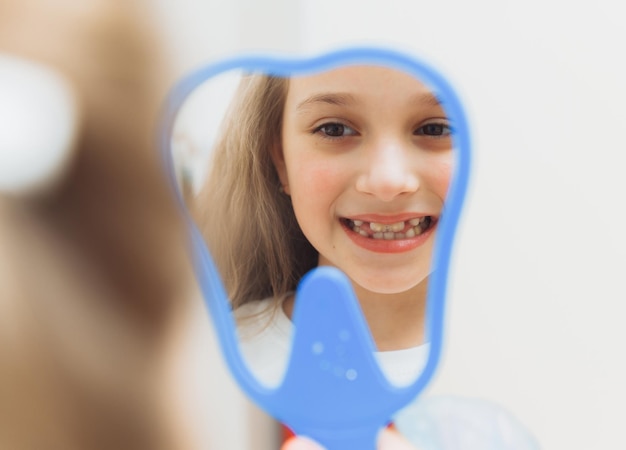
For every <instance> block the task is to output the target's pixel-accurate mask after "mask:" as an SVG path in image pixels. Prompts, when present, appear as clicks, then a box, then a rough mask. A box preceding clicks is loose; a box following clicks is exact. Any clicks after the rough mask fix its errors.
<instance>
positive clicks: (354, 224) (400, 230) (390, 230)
mask: <svg viewBox="0 0 626 450" xmlns="http://www.w3.org/2000/svg"><path fill="white" fill-rule="evenodd" d="M350 222H351V223H350V225H351V228H352V230H353V231H354V232H355V233H359V234H360V235H361V236H363V237H368V238H373V239H385V240H393V239H410V238H413V237H415V236H419V235H420V234H422V233H423V232H424V230H426V229H428V227H429V226H430V224H431V222H432V219H431V218H430V217H429V216H424V217H421V218H415V219H411V220H409V221H407V222H396V223H392V224H382V223H377V222H369V223H368V222H365V221H363V220H352V221H350ZM407 223H408V224H409V225H410V226H409V228H408V230H406V231H404V229H405V227H406V226H407ZM365 224H368V225H369V230H368V228H367V225H366V226H363V225H365ZM366 230H368V231H369V232H368V231H366ZM370 233H372V234H370Z"/></svg>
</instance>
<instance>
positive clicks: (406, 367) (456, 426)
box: [235, 299, 539, 450]
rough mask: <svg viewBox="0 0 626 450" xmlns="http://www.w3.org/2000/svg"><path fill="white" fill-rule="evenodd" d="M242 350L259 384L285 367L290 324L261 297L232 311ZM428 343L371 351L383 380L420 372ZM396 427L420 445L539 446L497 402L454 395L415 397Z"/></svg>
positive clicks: (403, 381)
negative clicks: (236, 323)
mask: <svg viewBox="0 0 626 450" xmlns="http://www.w3.org/2000/svg"><path fill="white" fill-rule="evenodd" d="M235 315H236V317H237V321H238V333H239V337H240V343H241V351H242V354H243V356H244V358H245V360H246V362H247V364H248V366H249V367H250V370H252V372H253V373H254V374H255V375H256V377H257V378H258V379H259V381H261V382H262V383H263V384H265V385H267V386H269V387H274V386H278V385H279V384H280V383H281V381H282V378H283V374H284V372H285V370H286V368H287V362H288V357H289V350H290V346H291V336H292V333H293V325H292V323H291V321H290V320H289V318H288V317H287V316H286V315H285V313H284V311H283V309H282V307H281V306H277V305H274V304H273V302H272V300H269V299H266V300H261V301H258V302H251V303H248V304H246V305H243V306H241V307H240V308H238V309H237V310H236V311H235ZM428 351H429V346H428V345H427V344H426V345H421V346H418V347H413V348H409V349H406V350H398V351H386V352H376V353H375V356H376V358H377V360H378V362H379V364H380V368H381V369H382V371H383V373H384V374H385V375H386V376H387V378H388V379H389V381H391V382H392V383H394V384H397V385H408V384H411V383H412V382H413V380H414V379H415V378H416V377H417V376H418V375H419V374H420V372H421V371H422V369H423V367H424V365H425V364H426V361H427V359H428ZM394 424H395V426H396V428H397V429H398V430H399V431H400V433H402V434H403V435H404V436H405V437H406V438H408V439H409V441H411V442H412V443H413V445H415V446H417V448H419V449H421V450H476V449H481V450H539V445H538V443H537V442H536V440H535V439H534V437H533V436H532V435H531V434H530V433H529V432H528V431H527V430H526V429H525V428H524V426H523V425H522V424H520V423H519V422H518V421H517V420H516V419H515V418H514V417H513V416H512V415H511V414H509V413H508V412H507V411H506V410H504V409H503V408H502V407H500V406H499V405H496V404H494V403H491V402H488V401H484V400H481V399H467V398H463V397H454V396H435V397H426V398H423V397H419V399H418V401H414V402H413V403H411V404H409V405H408V406H407V407H406V408H404V409H403V410H402V411H399V412H398V413H397V414H396V415H395V416H394Z"/></svg>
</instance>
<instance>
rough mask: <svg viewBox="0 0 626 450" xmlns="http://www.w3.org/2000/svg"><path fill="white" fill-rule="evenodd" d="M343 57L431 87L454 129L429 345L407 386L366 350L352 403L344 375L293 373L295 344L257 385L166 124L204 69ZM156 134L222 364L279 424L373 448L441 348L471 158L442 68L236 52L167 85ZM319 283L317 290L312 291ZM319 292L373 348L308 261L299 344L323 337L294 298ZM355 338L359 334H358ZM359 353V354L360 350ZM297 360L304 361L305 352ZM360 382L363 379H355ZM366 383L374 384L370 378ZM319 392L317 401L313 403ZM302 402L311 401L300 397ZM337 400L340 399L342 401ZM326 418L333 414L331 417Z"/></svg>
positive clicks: (296, 67)
mask: <svg viewBox="0 0 626 450" xmlns="http://www.w3.org/2000/svg"><path fill="white" fill-rule="evenodd" d="M344 65H381V66H387V67H390V68H394V69H397V70H402V71H404V72H406V73H409V74H411V75H413V76H415V77H416V78H417V79H418V80H420V81H421V82H422V83H424V84H425V85H426V86H427V87H429V88H430V89H431V90H432V91H433V92H435V93H436V95H437V97H438V98H439V100H440V101H441V103H442V105H443V107H444V109H445V111H446V114H447V117H448V118H449V120H450V122H451V123H452V127H453V130H454V132H453V142H454V151H455V166H454V170H453V173H454V176H453V179H452V180H451V183H450V187H449V191H448V194H447V197H446V202H445V205H444V210H443V212H442V218H441V220H440V222H439V225H438V230H437V233H436V236H435V238H436V240H435V249H434V255H433V268H434V269H435V270H433V272H432V274H431V275H430V278H429V286H428V294H427V308H426V309H427V310H426V324H427V331H426V335H427V337H428V340H429V343H430V350H429V356H428V360H427V362H426V365H425V366H424V369H423V371H422V373H421V375H420V376H419V377H418V378H417V379H416V380H415V382H414V383H413V384H411V385H409V386H407V387H402V388H400V387H396V386H393V385H391V384H390V383H389V382H387V380H386V379H385V378H384V377H383V376H382V375H381V372H380V369H379V368H378V366H377V365H376V363H375V361H374V359H373V358H371V357H369V358H367V357H366V358H362V360H360V364H361V366H360V367H362V368H363V369H362V370H366V371H367V370H370V372H369V375H371V376H369V377H368V376H363V377H359V378H360V379H362V380H365V381H363V382H362V383H361V384H359V385H358V386H360V388H361V395H363V392H364V393H365V395H364V400H363V401H361V402H356V403H354V402H352V401H353V400H354V399H355V397H354V396H353V395H349V399H350V400H351V402H348V404H347V405H346V404H345V403H346V402H345V400H346V399H345V395H343V394H345V392H347V391H346V387H347V386H356V384H354V380H352V381H351V380H347V379H346V378H342V379H341V380H340V381H339V382H335V381H333V380H331V378H323V377H320V376H319V373H316V374H314V373H312V372H310V371H308V372H307V371H298V370H297V368H296V370H292V369H294V367H293V366H294V364H292V363H294V362H295V361H296V359H295V358H296V356H297V355H295V354H294V352H292V355H291V356H290V358H291V359H292V360H291V361H290V365H289V367H288V369H287V373H286V375H285V380H284V381H283V384H281V385H280V386H278V387H276V388H268V387H266V386H264V385H263V384H261V383H260V382H259V381H258V380H257V379H256V378H255V377H254V375H253V374H252V373H251V371H250V370H249V368H248V366H247V365H246V363H245V361H244V359H243V357H242V355H241V353H240V351H239V347H238V338H237V332H236V325H235V321H234V318H233V316H232V311H231V308H230V304H229V302H228V296H227V295H226V292H225V289H224V286H223V284H222V281H221V278H220V275H219V272H218V270H217V268H216V267H215V264H214V262H213V260H212V258H211V255H210V253H209V251H208V249H207V247H206V244H205V242H204V239H203V237H202V235H201V233H200V232H199V230H198V228H197V227H196V225H195V223H194V221H193V218H192V217H191V215H190V214H189V211H188V210H187V208H186V207H185V204H184V201H183V198H182V193H181V192H180V191H179V188H178V184H177V182H176V174H175V172H174V164H173V157H172V132H173V128H174V125H175V121H176V117H177V115H178V112H179V111H180V109H181V108H182V106H183V104H184V102H185V100H186V99H187V98H188V97H189V96H190V95H191V93H192V92H194V90H195V89H196V88H198V87H199V86H200V85H201V84H202V83H204V82H205V81H207V80H208V79H210V78H211V77H213V76H216V75H219V74H221V73H224V72H228V71H231V70H243V71H244V72H256V73H260V72H262V73H269V74H272V75H276V76H284V77H289V76H297V75H305V74H310V73H314V72H321V71H326V70H331V69H334V68H337V67H338V66H344ZM159 139H160V145H159V148H160V151H161V157H162V159H163V163H164V165H165V169H166V173H167V176H168V178H169V181H170V184H171V186H172V188H173V190H174V193H175V196H176V198H177V201H178V204H179V206H180V207H181V210H182V213H183V216H184V218H185V221H186V224H187V226H188V231H189V238H190V244H191V255H192V259H193V265H194V270H195V273H196V278H197V281H198V283H199V286H200V288H201V291H202V293H203V296H204V299H205V303H206V305H207V307H208V309H209V312H210V316H211V318H212V320H213V323H214V326H215V329H216V332H217V334H218V338H219V342H220V346H221V349H222V352H223V354H224V357H225V360H226V362H227V365H228V367H229V369H230V371H231V372H232V374H233V376H234V378H235V379H236V381H237V382H238V384H239V385H240V387H241V388H242V389H243V390H244V391H245V392H246V394H247V395H248V396H249V397H250V398H252V399H253V400H254V401H255V402H256V403H257V404H258V405H260V406H261V407H262V408H263V409H265V410H266V411H267V412H268V413H269V414H271V415H272V416H274V417H275V418H276V419H278V420H280V421H281V422H283V423H286V424H287V425H288V426H290V427H291V428H292V429H293V430H294V432H296V433H297V434H303V435H307V436H309V437H311V438H313V439H315V440H317V441H318V442H320V443H321V444H323V445H324V446H325V447H326V448H327V449H329V450H339V449H354V448H361V449H371V450H373V449H374V448H375V447H376V444H375V439H376V433H377V432H378V431H379V430H380V428H381V427H382V426H384V425H385V424H386V423H387V422H388V421H389V420H390V418H391V416H392V414H393V413H394V412H396V411H398V410H399V409H401V408H402V407H404V406H405V405H407V404H408V403H409V402H411V401H412V400H413V399H414V398H415V397H416V396H417V395H418V394H419V393H420V392H421V391H422V390H423V389H424V387H425V386H426V385H427V383H428V382H429V381H430V380H431V379H432V377H433V375H434V373H435V369H436V367H437V365H438V363H439V360H440V356H441V347H442V341H443V320H444V312H445V310H444V307H445V297H446V287H447V279H448V271H449V265H450V256H451V253H452V246H453V242H454V237H455V231H456V227H457V224H458V221H459V217H460V214H461V210H462V206H463V202H464V199H465V194H466V189H467V186H468V180H469V172H470V160H471V153H470V149H471V145H470V135H469V129H468V122H467V119H466V115H465V113H464V110H463V107H462V105H461V102H460V100H459V98H458V96H457V94H456V93H455V91H454V89H453V88H452V86H451V85H450V84H449V83H448V82H447V81H446V79H445V78H444V77H443V76H442V75H441V74H440V73H438V72H437V71H436V70H435V69H434V68H432V67H431V66H429V65H428V64H426V63H425V62H423V61H420V60H419V59H417V58H415V57H413V56H409V55H407V54H403V53H400V52H397V51H395V50H389V49H383V48H363V47H361V48H348V49H343V50H338V51H334V52H331V53H327V54H324V55H321V56H317V57H312V58H299V59H298V58H293V57H284V56H260V55H248V56H239V57H234V58H231V59H226V60H223V61H221V62H216V63H213V64H209V65H206V66H204V67H201V68H199V69H197V70H195V71H194V72H193V73H191V74H190V75H188V76H187V77H185V78H184V79H182V80H181V81H180V82H179V83H178V84H177V85H176V86H175V87H174V89H173V90H172V91H171V94H170V96H169V98H168V101H167V104H166V110H165V114H164V117H163V120H162V124H161V128H160V136H159ZM305 285H306V286H308V288H307V287H306V286H305ZM317 289H319V292H318V291H316V290H317ZM329 292H330V293H329ZM316 293H319V294H320V295H330V296H335V297H336V296H339V297H345V299H346V304H345V305H344V306H343V308H345V311H346V312H345V314H347V316H345V315H344V316H343V317H344V318H346V317H347V318H346V319H345V320H346V321H351V323H353V324H354V325H353V328H350V329H351V330H352V331H355V333H356V334H360V335H361V336H362V337H363V339H361V340H360V341H359V342H357V343H356V344H358V345H357V347H358V346H360V350H363V349H366V350H367V351H373V350H374V344H373V342H372V341H371V336H369V334H368V333H369V330H367V327H366V324H365V319H364V318H363V315H362V313H361V312H360V308H359V307H358V303H357V300H356V297H355V296H354V293H353V291H352V288H351V286H350V284H349V282H348V280H347V277H345V275H343V274H342V273H341V272H340V271H338V270H337V269H329V268H316V269H313V270H312V271H311V272H310V273H309V274H307V276H305V278H304V279H303V280H302V282H301V283H300V285H299V286H298V289H297V291H296V298H297V299H298V302H296V310H295V311H294V324H295V330H296V331H295V334H294V342H295V341H296V340H298V339H299V338H301V341H302V342H303V343H306V342H309V341H311V340H312V342H317V340H319V339H322V338H324V337H323V336H314V335H310V336H302V335H299V332H298V328H299V327H298V323H299V322H298V318H299V314H300V313H299V309H300V308H305V307H306V308H307V314H308V316H307V320H314V319H311V317H310V315H311V314H314V313H312V312H311V311H312V310H315V306H314V305H313V304H312V302H310V301H308V300H306V303H307V305H299V303H305V299H307V298H315V296H316ZM327 317H328V316H327ZM301 328H304V327H301ZM306 328H307V330H306V333H314V332H315V331H314V330H315V329H316V327H306ZM300 334H301V333H300ZM307 339H308V341H307ZM356 340H357V341H358V339H356ZM305 345H306V344H305ZM294 349H296V345H294V347H293V349H292V350H294ZM356 353H359V351H358V349H357V351H356ZM360 353H361V354H365V353H367V352H365V353H363V352H362V351H361V352H360ZM309 359H310V358H309ZM308 362H310V361H308ZM299 364H303V365H306V364H307V361H306V358H305V361H302V362H299ZM290 372H291V373H290ZM290 375H291V377H290ZM364 375H367V374H364ZM335 378H336V377H335ZM359 381H360V382H361V380H359ZM368 382H369V383H370V384H371V386H370V385H368V384H367V383H368ZM351 383H352V384H351ZM363 383H365V384H363ZM294 386H295V387H296V388H297V389H301V388H302V386H306V387H307V388H308V389H309V390H310V391H314V390H315V389H320V393H323V395H321V397H320V396H311V395H308V396H306V397H307V399H305V400H302V401H304V402H305V403H302V402H300V403H299V402H298V400H297V398H299V397H302V396H301V395H300V396H299V395H298V392H297V391H292V390H291V389H289V390H288V388H294ZM368 386H370V387H368ZM283 388H284V389H283ZM363 390H364V391H363ZM352 394H354V392H353V393H352ZM294 397H295V398H296V399H295V400H294ZM317 398H323V399H324V400H321V401H316V399H317ZM357 398H358V397H357ZM314 400H315V401H314ZM307 401H308V402H309V403H306V402H307ZM311 401H314V403H315V404H311V403H310V402H311ZM340 402H343V403H344V404H342V405H340V404H339V403H340ZM364 408H365V409H367V411H365V409H364ZM338 410H341V413H340V414H331V412H332V411H338ZM329 416H332V417H330V418H329Z"/></svg>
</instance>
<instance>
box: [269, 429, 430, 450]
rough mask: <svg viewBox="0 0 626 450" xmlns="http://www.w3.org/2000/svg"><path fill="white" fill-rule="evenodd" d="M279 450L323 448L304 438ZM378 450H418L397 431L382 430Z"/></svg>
mask: <svg viewBox="0 0 626 450" xmlns="http://www.w3.org/2000/svg"><path fill="white" fill-rule="evenodd" d="M281 450H324V448H323V447H321V446H320V445H318V444H316V443H315V442H313V441H311V440H310V439H307V438H304V437H294V438H291V439H289V440H288V441H287V442H286V443H285V445H283V446H282V448H281ZM378 450H419V449H417V448H415V447H413V446H412V445H411V444H410V443H409V442H408V441H407V440H406V439H404V438H403V437H402V436H401V435H400V434H399V433H398V432H397V431H393V430H388V429H384V430H383V431H382V432H381V433H380V435H379V436H378Z"/></svg>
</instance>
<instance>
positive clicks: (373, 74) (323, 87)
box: [286, 66, 438, 110]
mask: <svg viewBox="0 0 626 450" xmlns="http://www.w3.org/2000/svg"><path fill="white" fill-rule="evenodd" d="M393 98H397V99H399V100H401V99H405V100H406V99H423V100H424V101H426V102H428V103H432V104H438V100H437V98H436V97H435V95H434V94H433V93H432V92H431V91H430V89H428V87H427V86H426V85H425V84H424V83H422V82H421V81H420V80H419V79H417V78H416V77H415V76H413V75H411V74H409V73H407V72H403V71H401V70H398V69H392V68H389V67H383V66H346V67H339V68H336V69H332V70H328V71H325V72H320V73H316V74H312V75H305V76H294V77H291V78H290V80H289V85H288V90H287V102H286V103H287V107H288V108H293V109H295V110H301V109H306V108H309V107H312V106H315V105H316V104H324V103H326V104H328V103H330V104H336V105H339V106H342V105H344V104H345V105H348V104H351V103H352V104H359V103H367V102H368V101H370V100H371V101H375V100H377V99H379V100H382V99H385V100H386V101H389V100H392V99H393Z"/></svg>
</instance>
